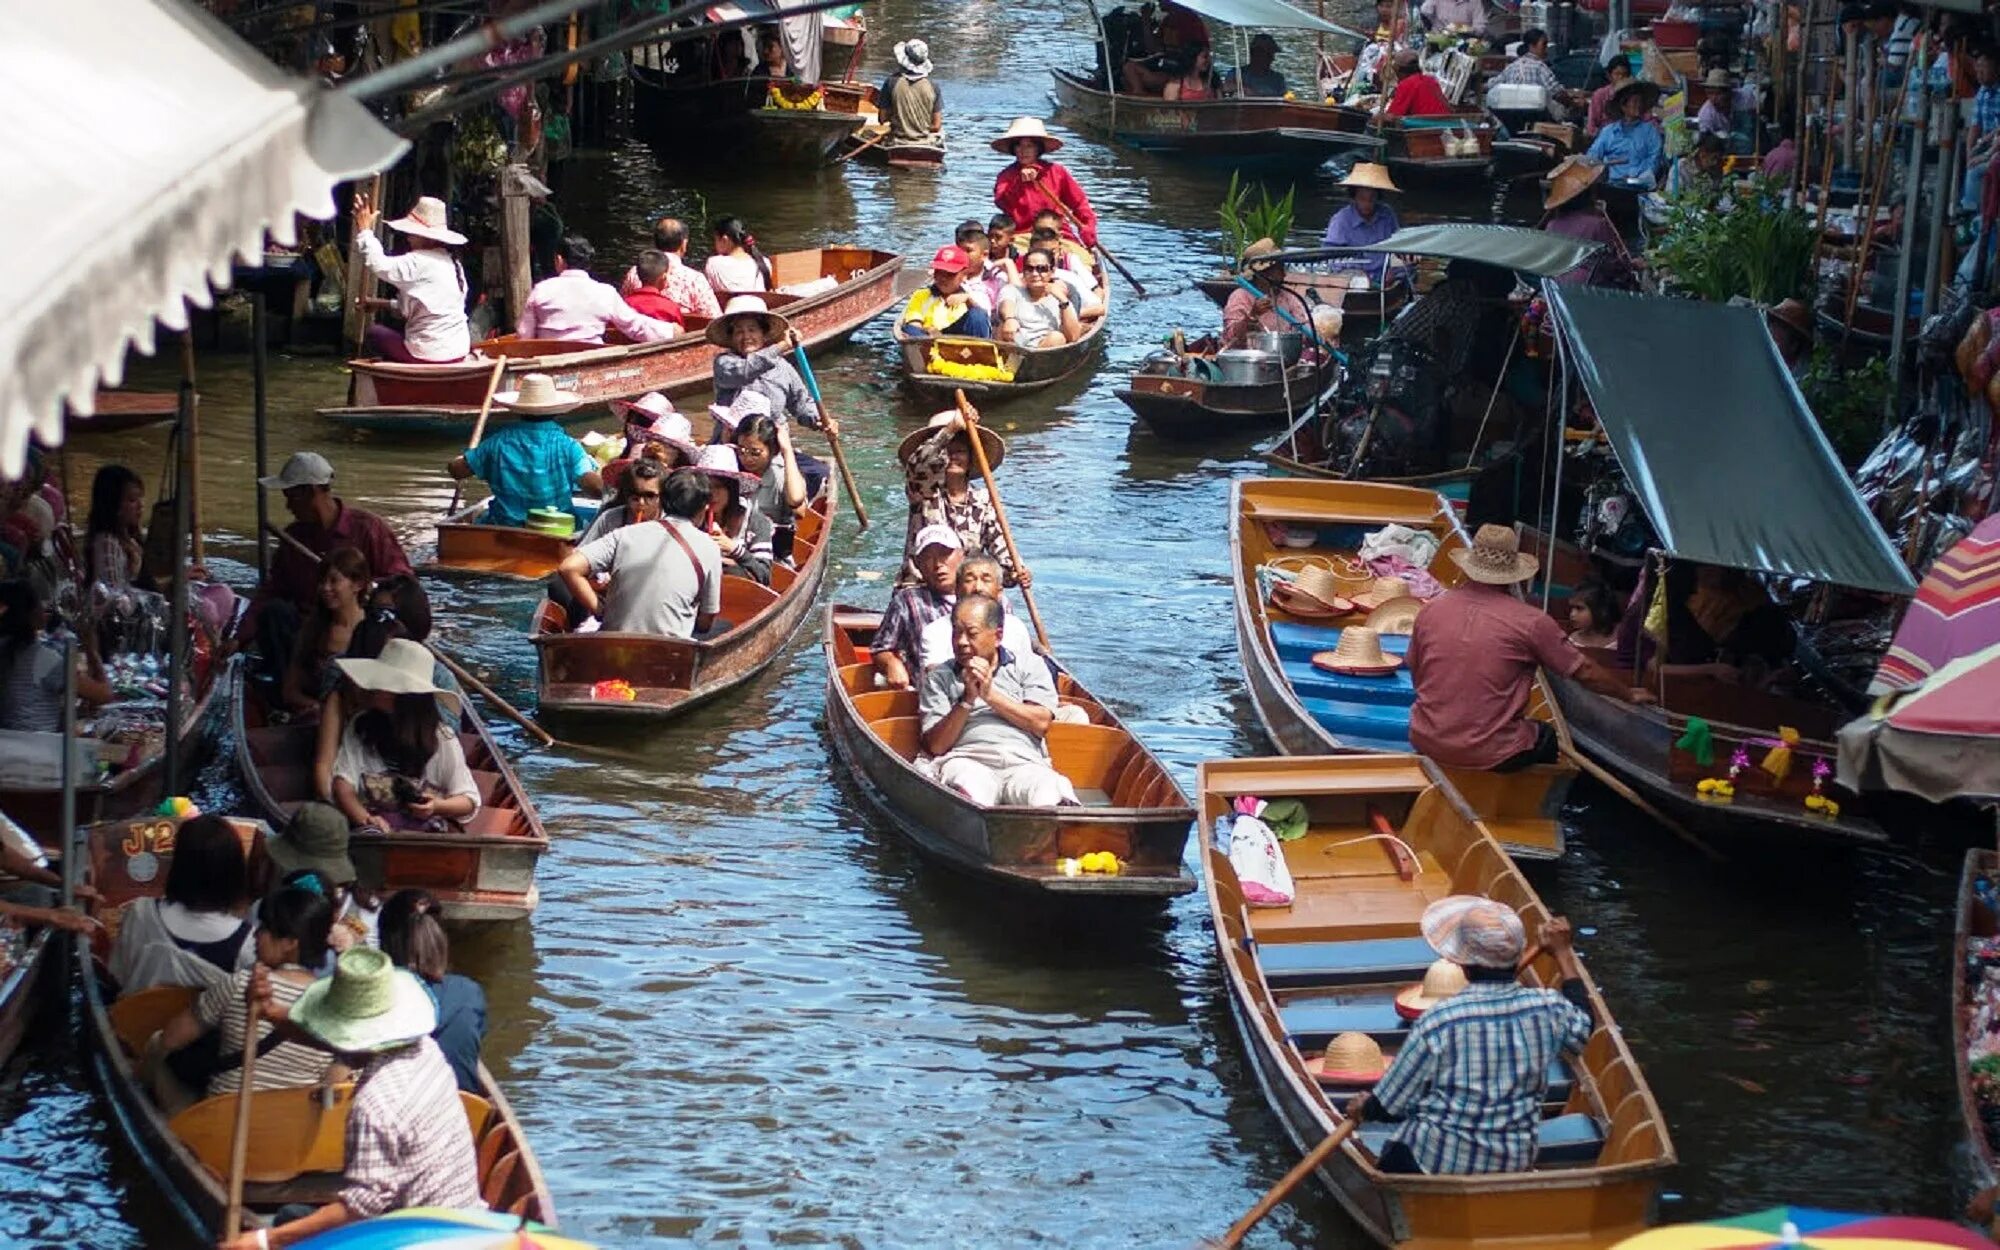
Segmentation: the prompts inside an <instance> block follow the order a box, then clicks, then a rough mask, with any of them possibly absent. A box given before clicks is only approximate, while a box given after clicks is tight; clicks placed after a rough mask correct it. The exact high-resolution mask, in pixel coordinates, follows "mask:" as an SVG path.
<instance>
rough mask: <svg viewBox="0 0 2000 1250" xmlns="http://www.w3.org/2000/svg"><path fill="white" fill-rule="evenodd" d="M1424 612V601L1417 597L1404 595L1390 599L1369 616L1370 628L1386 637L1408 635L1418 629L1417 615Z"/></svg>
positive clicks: (1368, 624)
mask: <svg viewBox="0 0 2000 1250" xmlns="http://www.w3.org/2000/svg"><path fill="white" fill-rule="evenodd" d="M1423 610H1424V601H1423V600H1422V599H1419V598H1417V597H1416V596H1415V595H1403V596H1400V597H1398V598H1395V599H1390V600H1388V601H1387V602H1385V603H1383V604H1382V606H1381V607H1379V608H1376V609H1375V610H1374V611H1372V612H1370V613H1369V614H1368V620H1367V622H1366V624H1367V626H1368V628H1370V629H1372V630H1374V631H1375V632H1376V633H1378V634H1381V635H1382V636H1384V637H1388V636H1389V635H1391V634H1398V635H1407V634H1408V633H1409V632H1410V631H1411V630H1413V629H1415V628H1416V625H1417V614H1418V613H1419V612H1422V611H1423Z"/></svg>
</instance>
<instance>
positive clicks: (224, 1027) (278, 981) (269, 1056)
mask: <svg viewBox="0 0 2000 1250" xmlns="http://www.w3.org/2000/svg"><path fill="white" fill-rule="evenodd" d="M283 971H287V972H301V971H304V969H301V968H300V967H299V966H298V965H296V964H287V965H286V966H285V968H284V969H283ZM249 984H250V969H248V968H245V969H243V970H241V971H239V972H238V973H237V974H236V975H235V976H233V977H231V978H230V979H229V980H228V981H225V982H223V983H221V984H219V985H216V986H214V987H213V988H211V989H210V990H209V991H208V992H207V993H205V994H203V995H202V996H201V997H200V998H199V999H197V1000H195V1005H194V1014H195V1018H196V1019H198V1020H200V1021H201V1023H202V1027H203V1028H205V1029H215V1030H218V1031H219V1032H220V1033H221V1042H222V1058H223V1061H224V1062H225V1063H229V1064H231V1065H232V1066H231V1067H229V1068H226V1069H224V1070H223V1071H221V1072H218V1073H216V1074H215V1075H214V1076H212V1077H210V1078H209V1080H208V1094H209V1097H211V1098H213V1097H214V1096H215V1095H217V1094H233V1093H235V1092H236V1091H237V1090H239V1089H241V1088H243V1069H242V1067H241V1066H235V1065H237V1064H238V1062H239V1061H240V1060H241V1058H242V1056H243V992H244V988H245V987H246V986H248V985H249ZM311 984H312V981H311V980H310V979H308V980H304V981H294V980H290V979H288V978H286V977H281V976H273V977H272V978H271V997H272V998H273V999H275V1000H277V1002H278V1003H279V1004H280V1005H282V1006H284V1007H287V1008H289V1007H290V1006H291V1005H292V1004H293V1003H295V1002H297V1001H298V997H299V995H301V994H303V993H305V992H306V986H308V985H311ZM270 1034H271V1025H270V1022H268V1021H259V1022H258V1024H257V1040H258V1041H259V1042H260V1043H261V1042H262V1041H263V1040H264V1039H265V1038H266V1037H269V1036H270ZM332 1062H333V1056H332V1055H329V1054H327V1053H326V1052H325V1051H323V1050H320V1049H318V1048H317V1047H313V1046H305V1045H301V1044H300V1043H298V1042H280V1043H278V1044H277V1045H276V1046H273V1047H272V1048H271V1049H269V1050H267V1051H261V1052H259V1053H258V1055H257V1075H256V1077H255V1079H254V1081H253V1083H252V1086H251V1087H252V1088H253V1089H292V1088H294V1087H296V1086H301V1085H317V1084H319V1082H320V1078H322V1077H324V1076H325V1075H326V1070H327V1067H328V1066H329V1065H330V1064H332Z"/></svg>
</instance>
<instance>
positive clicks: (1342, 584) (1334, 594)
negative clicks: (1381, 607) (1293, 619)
mask: <svg viewBox="0 0 2000 1250" xmlns="http://www.w3.org/2000/svg"><path fill="white" fill-rule="evenodd" d="M1359 588H1360V587H1359V586H1358V585H1357V584H1356V582H1355V581H1354V579H1352V578H1349V577H1342V576H1341V575H1340V574H1339V573H1338V572H1336V571H1334V570H1333V569H1329V568H1325V567H1323V566H1321V565H1317V564H1308V565H1306V566H1305V567H1304V568H1302V569H1300V570H1299V573H1298V577H1297V578H1296V579H1295V580H1294V581H1292V582H1290V583H1284V582H1280V583H1279V584H1278V585H1277V586H1274V587H1272V589H1271V598H1272V600H1273V601H1275V602H1276V603H1277V605H1278V606H1279V607H1281V608H1283V609H1284V610H1285V611H1287V612H1290V613H1291V614H1292V615H1294V616H1319V617H1328V616H1346V615H1348V614H1349V613H1351V612H1353V611H1354V604H1353V602H1352V601H1351V600H1350V599H1349V598H1348V595H1350V594H1352V593H1353V592H1354V591H1355V590H1357V589H1359Z"/></svg>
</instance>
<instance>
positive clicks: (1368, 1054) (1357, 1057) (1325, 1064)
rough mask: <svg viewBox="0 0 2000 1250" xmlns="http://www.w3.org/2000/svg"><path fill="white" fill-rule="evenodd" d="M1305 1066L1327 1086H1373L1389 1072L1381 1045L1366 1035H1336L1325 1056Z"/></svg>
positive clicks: (1328, 1044)
mask: <svg viewBox="0 0 2000 1250" xmlns="http://www.w3.org/2000/svg"><path fill="white" fill-rule="evenodd" d="M1306 1066H1307V1067H1309V1068H1311V1069H1312V1074H1313V1076H1314V1077H1316V1078H1318V1079H1319V1080H1320V1081H1322V1082H1324V1083H1326V1084H1328V1085H1373V1084H1374V1083H1375V1082H1376V1081H1378V1080H1380V1079H1381V1078H1382V1074H1383V1073H1384V1072H1387V1071H1388V1070H1389V1061H1388V1060H1387V1059H1385V1058H1384V1057H1383V1055H1382V1046H1381V1044H1380V1043H1379V1042H1377V1041H1376V1040H1375V1039H1374V1038H1372V1037H1370V1036H1368V1035H1367V1034H1366V1033H1340V1034H1336V1035H1335V1036H1334V1039H1333V1040H1332V1041H1330V1042H1328V1043H1327V1044H1326V1053H1324V1054H1322V1055H1321V1056H1320V1057H1319V1058H1318V1059H1314V1060H1311V1061H1309V1062H1308V1063H1307V1065H1306Z"/></svg>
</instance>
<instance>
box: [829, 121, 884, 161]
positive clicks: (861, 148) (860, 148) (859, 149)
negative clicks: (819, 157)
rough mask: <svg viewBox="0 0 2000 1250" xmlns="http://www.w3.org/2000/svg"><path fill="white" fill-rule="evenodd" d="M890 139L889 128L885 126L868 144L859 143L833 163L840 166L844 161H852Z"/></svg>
mask: <svg viewBox="0 0 2000 1250" xmlns="http://www.w3.org/2000/svg"><path fill="white" fill-rule="evenodd" d="M888 137H889V128H888V127H887V126H884V127H883V128H882V131H881V133H880V134H878V135H876V136H875V137H874V138H872V139H869V140H867V141H866V142H863V143H857V144H855V145H854V146H853V147H851V148H849V149H847V151H845V152H842V153H841V154H840V155H839V156H837V157H835V158H834V161H833V163H834V164H836V165H838V164H841V163H842V162H844V161H851V160H853V159H854V158H855V157H857V156H859V155H861V154H862V153H863V152H866V151H867V150H868V149H869V148H872V147H874V146H875V145H876V144H878V143H880V142H882V140H884V139H886V138H888Z"/></svg>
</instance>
